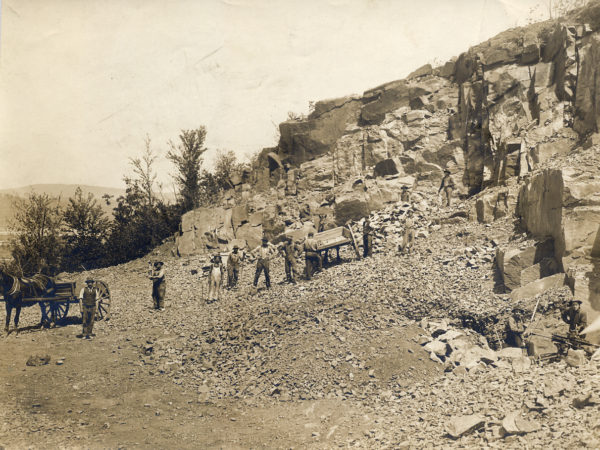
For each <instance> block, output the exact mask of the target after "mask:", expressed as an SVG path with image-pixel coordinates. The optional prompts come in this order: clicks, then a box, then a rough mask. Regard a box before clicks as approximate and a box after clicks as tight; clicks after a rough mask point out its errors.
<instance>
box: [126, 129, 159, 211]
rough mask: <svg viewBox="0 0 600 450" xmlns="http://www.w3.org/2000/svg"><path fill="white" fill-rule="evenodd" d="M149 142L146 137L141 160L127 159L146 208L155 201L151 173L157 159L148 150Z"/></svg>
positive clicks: (150, 150) (154, 175)
mask: <svg viewBox="0 0 600 450" xmlns="http://www.w3.org/2000/svg"><path fill="white" fill-rule="evenodd" d="M150 142H151V141H150V136H148V135H146V139H145V141H144V143H145V150H144V154H143V155H142V157H141V158H129V162H130V163H131V165H132V166H133V172H134V173H135V174H136V175H137V176H138V178H137V179H136V180H135V181H136V183H137V184H138V185H139V187H140V188H141V192H142V194H143V196H144V201H145V202H146V204H147V205H148V206H150V207H152V206H153V205H154V203H155V200H156V195H155V194H154V182H155V181H156V173H155V172H154V171H153V165H154V163H155V162H156V159H157V158H158V157H157V156H156V155H155V154H154V152H153V151H152V149H151V148H150ZM130 181H131V180H130Z"/></svg>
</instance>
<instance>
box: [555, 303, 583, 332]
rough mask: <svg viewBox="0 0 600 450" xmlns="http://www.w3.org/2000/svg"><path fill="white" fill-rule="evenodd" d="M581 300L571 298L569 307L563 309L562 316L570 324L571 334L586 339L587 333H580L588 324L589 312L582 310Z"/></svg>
mask: <svg viewBox="0 0 600 450" xmlns="http://www.w3.org/2000/svg"><path fill="white" fill-rule="evenodd" d="M581 303H582V301H581V300H571V301H570V302H569V307H568V308H567V309H565V310H564V311H562V313H561V317H562V320H563V321H565V323H567V324H568V325H569V334H570V335H572V336H575V337H578V338H580V339H585V334H580V333H581V331H582V330H583V329H584V328H585V327H586V326H587V314H586V313H585V312H583V311H581Z"/></svg>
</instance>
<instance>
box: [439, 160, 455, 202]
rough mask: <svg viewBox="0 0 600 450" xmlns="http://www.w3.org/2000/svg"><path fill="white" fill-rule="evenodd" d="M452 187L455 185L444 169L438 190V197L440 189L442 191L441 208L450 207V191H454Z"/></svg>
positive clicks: (447, 171) (448, 172)
mask: <svg viewBox="0 0 600 450" xmlns="http://www.w3.org/2000/svg"><path fill="white" fill-rule="evenodd" d="M454 187H455V184H454V180H453V179H452V177H451V176H450V171H449V170H448V169H445V170H444V178H442V182H441V183H440V188H439V189H438V195H439V194H440V192H442V189H443V190H444V196H443V197H442V206H450V201H451V198H452V191H453V190H454ZM444 204H445V205H444Z"/></svg>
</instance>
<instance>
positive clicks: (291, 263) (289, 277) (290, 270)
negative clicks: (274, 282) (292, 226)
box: [280, 236, 298, 284]
mask: <svg viewBox="0 0 600 450" xmlns="http://www.w3.org/2000/svg"><path fill="white" fill-rule="evenodd" d="M297 250H298V247H297V246H296V244H294V240H293V239H292V237H291V236H287V237H286V238H285V243H284V244H283V246H282V247H281V249H280V252H281V254H282V256H283V261H284V264H285V278H286V281H287V282H288V283H293V284H296V275H297V274H298V267H297V266H296V253H297Z"/></svg>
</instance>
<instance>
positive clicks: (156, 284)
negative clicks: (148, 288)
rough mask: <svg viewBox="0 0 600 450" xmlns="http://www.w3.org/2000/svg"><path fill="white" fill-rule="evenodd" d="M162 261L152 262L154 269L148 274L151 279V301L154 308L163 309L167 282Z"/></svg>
mask: <svg viewBox="0 0 600 450" xmlns="http://www.w3.org/2000/svg"><path fill="white" fill-rule="evenodd" d="M163 266H164V264H163V262H162V261H156V262H155V263H154V270H153V271H152V272H151V274H150V279H151V280H152V301H153V303H154V309H156V310H160V311H164V310H165V293H166V291H167V282H166V281H165V269H164V267H163Z"/></svg>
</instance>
